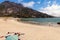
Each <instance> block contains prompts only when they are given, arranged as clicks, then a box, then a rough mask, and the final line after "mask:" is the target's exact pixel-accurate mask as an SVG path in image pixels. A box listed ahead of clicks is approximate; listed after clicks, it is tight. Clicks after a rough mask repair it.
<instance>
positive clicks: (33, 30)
mask: <svg viewBox="0 0 60 40" xmlns="http://www.w3.org/2000/svg"><path fill="white" fill-rule="evenodd" d="M7 32H21V33H24V35H22V36H21V40H60V27H52V26H51V27H49V26H40V25H33V24H26V23H22V22H17V21H15V20H10V19H9V20H7V21H4V20H3V19H2V18H1V19H0V35H6V33H7ZM4 39H5V38H0V40H4Z"/></svg>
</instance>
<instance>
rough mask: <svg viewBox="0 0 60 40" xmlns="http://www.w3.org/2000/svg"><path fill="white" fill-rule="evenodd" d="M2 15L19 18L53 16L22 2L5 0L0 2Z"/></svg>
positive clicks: (0, 13) (0, 14)
mask: <svg viewBox="0 0 60 40" xmlns="http://www.w3.org/2000/svg"><path fill="white" fill-rule="evenodd" d="M0 16H1V17H4V16H8V17H18V18H53V16H51V15H47V14H45V13H42V12H38V11H36V10H33V9H31V8H28V7H24V6H23V5H22V4H17V3H13V2H9V1H5V2H3V3H1V4H0Z"/></svg>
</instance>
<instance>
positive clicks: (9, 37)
mask: <svg viewBox="0 0 60 40" xmlns="http://www.w3.org/2000/svg"><path fill="white" fill-rule="evenodd" d="M6 40H18V35H12V36H8V37H7V38H6Z"/></svg>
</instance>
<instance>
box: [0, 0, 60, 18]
mask: <svg viewBox="0 0 60 40" xmlns="http://www.w3.org/2000/svg"><path fill="white" fill-rule="evenodd" d="M4 1H5V0H0V3H1V2H4ZM9 1H11V2H15V3H21V4H23V6H24V7H29V8H32V9H34V10H37V11H39V12H43V13H46V14H49V15H53V16H56V17H60V0H9Z"/></svg>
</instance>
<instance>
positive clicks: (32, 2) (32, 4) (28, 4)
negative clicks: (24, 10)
mask: <svg viewBox="0 0 60 40" xmlns="http://www.w3.org/2000/svg"><path fill="white" fill-rule="evenodd" d="M34 4H35V2H34V1H30V2H28V3H23V5H24V7H33V6H34Z"/></svg>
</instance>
